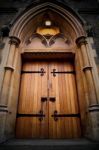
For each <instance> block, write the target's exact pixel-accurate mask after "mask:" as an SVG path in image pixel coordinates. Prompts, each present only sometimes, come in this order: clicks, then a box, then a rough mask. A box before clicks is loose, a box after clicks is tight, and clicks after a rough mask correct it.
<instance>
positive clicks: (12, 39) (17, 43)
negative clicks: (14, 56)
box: [9, 36, 21, 47]
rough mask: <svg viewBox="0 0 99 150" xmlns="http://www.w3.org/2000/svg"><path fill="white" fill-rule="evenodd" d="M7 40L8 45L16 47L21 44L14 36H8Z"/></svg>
mask: <svg viewBox="0 0 99 150" xmlns="http://www.w3.org/2000/svg"><path fill="white" fill-rule="evenodd" d="M9 38H10V41H9V43H10V44H12V45H15V46H16V47H18V46H19V44H20V42H21V41H20V39H19V38H17V37H15V36H10V37H9Z"/></svg>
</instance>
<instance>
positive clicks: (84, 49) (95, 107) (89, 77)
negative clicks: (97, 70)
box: [76, 36, 99, 140]
mask: <svg viewBox="0 0 99 150" xmlns="http://www.w3.org/2000/svg"><path fill="white" fill-rule="evenodd" d="M76 44H77V46H78V47H79V48H80V51H81V58H82V62H83V68H82V71H83V72H84V75H85V78H86V84H87V88H88V97H89V108H88V116H89V118H88V119H89V122H90V123H89V126H90V127H88V130H89V131H87V134H88V135H87V136H88V137H89V138H91V139H94V140H99V104H98V99H97V95H96V89H95V85H94V78H93V74H92V69H93V66H91V65H90V61H91V60H90V58H89V57H88V51H90V49H88V46H87V44H88V43H87V40H86V37H85V36H81V37H79V38H78V39H77V40H76Z"/></svg>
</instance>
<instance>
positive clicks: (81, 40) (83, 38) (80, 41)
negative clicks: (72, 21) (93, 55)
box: [76, 36, 87, 47]
mask: <svg viewBox="0 0 99 150" xmlns="http://www.w3.org/2000/svg"><path fill="white" fill-rule="evenodd" d="M76 44H77V46H79V47H80V46H81V45H86V44H87V40H86V36H80V37H78V38H77V39H76Z"/></svg>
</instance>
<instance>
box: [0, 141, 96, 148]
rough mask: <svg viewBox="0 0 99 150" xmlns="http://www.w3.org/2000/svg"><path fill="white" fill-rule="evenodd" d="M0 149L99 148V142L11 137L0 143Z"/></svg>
mask: <svg viewBox="0 0 99 150" xmlns="http://www.w3.org/2000/svg"><path fill="white" fill-rule="evenodd" d="M0 150H99V143H98V142H92V141H89V140H86V139H76V140H64V139H63V140H49V139H48V140H47V139H46V140H31V139H28V140H25V139H12V140H9V141H7V142H5V143H2V144H0Z"/></svg>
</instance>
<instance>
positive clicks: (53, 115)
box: [52, 110, 80, 121]
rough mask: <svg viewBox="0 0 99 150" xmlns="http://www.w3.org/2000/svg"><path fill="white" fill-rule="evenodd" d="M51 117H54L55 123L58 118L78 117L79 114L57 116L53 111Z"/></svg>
mask: <svg viewBox="0 0 99 150" xmlns="http://www.w3.org/2000/svg"><path fill="white" fill-rule="evenodd" d="M52 117H54V120H55V121H57V120H58V118H59V117H80V114H79V113H77V114H58V111H57V110H55V111H54V114H52Z"/></svg>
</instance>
